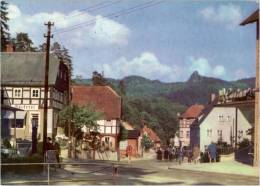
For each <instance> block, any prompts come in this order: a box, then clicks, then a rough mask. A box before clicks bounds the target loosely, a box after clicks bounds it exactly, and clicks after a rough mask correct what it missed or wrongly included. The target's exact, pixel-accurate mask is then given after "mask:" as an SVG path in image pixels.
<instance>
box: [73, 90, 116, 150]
mask: <svg viewBox="0 0 260 186" xmlns="http://www.w3.org/2000/svg"><path fill="white" fill-rule="evenodd" d="M72 104H76V105H78V106H87V105H94V106H95V109H96V110H97V111H99V112H101V113H103V115H104V116H103V118H102V119H101V120H98V121H97V124H98V126H99V127H98V132H99V133H100V138H101V143H102V144H103V145H105V146H106V147H108V148H109V149H110V150H116V147H118V145H119V139H118V136H119V132H120V122H121V97H120V96H119V95H118V94H117V93H116V92H115V91H114V90H113V89H112V88H111V87H109V86H83V85H77V86H72Z"/></svg>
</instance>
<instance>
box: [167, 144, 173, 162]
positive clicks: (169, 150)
mask: <svg viewBox="0 0 260 186" xmlns="http://www.w3.org/2000/svg"><path fill="white" fill-rule="evenodd" d="M168 152H169V160H170V161H172V159H173V148H172V146H171V145H170V146H169V148H168Z"/></svg>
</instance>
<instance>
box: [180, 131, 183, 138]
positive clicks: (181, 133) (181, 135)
mask: <svg viewBox="0 0 260 186" xmlns="http://www.w3.org/2000/svg"><path fill="white" fill-rule="evenodd" d="M180 137H181V138H182V137H183V131H182V130H181V131H180Z"/></svg>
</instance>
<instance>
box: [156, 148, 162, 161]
mask: <svg viewBox="0 0 260 186" xmlns="http://www.w3.org/2000/svg"><path fill="white" fill-rule="evenodd" d="M156 154H157V160H159V161H161V160H162V150H161V148H160V147H159V148H158V149H157V151H156Z"/></svg>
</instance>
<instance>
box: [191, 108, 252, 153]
mask: <svg viewBox="0 0 260 186" xmlns="http://www.w3.org/2000/svg"><path fill="white" fill-rule="evenodd" d="M252 125H253V124H252V123H250V122H249V121H248V119H247V118H246V116H245V115H244V114H243V112H242V111H241V110H240V109H237V108H235V107H218V106H214V107H213V108H212V110H211V111H210V112H209V113H208V114H207V115H206V116H205V118H204V119H202V120H201V121H198V122H197V123H196V124H193V125H192V127H191V130H192V136H191V140H192V141H193V143H194V145H195V144H197V145H199V147H200V150H201V151H205V149H206V148H207V146H208V145H209V144H210V143H211V142H214V143H217V142H218V141H222V142H226V143H227V144H229V145H232V146H234V145H235V136H236V130H237V143H239V142H241V141H242V140H243V139H245V138H246V139H249V140H251V135H248V134H247V131H248V130H249V129H251V128H252ZM236 128H237V129H236Z"/></svg>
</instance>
